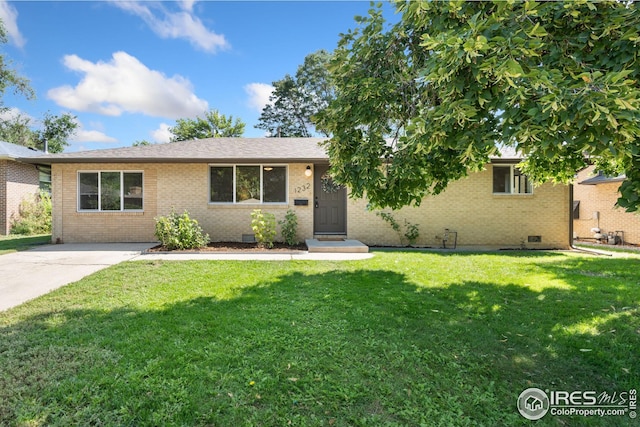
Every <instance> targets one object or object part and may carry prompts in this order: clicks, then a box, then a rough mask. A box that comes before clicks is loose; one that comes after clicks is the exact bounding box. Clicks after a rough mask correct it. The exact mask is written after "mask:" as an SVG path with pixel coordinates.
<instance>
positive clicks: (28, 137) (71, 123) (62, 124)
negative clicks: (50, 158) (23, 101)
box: [0, 112, 78, 153]
mask: <svg viewBox="0 0 640 427" xmlns="http://www.w3.org/2000/svg"><path fill="white" fill-rule="evenodd" d="M33 127H34V126H33V123H32V121H31V118H30V117H28V116H25V115H23V114H18V115H16V116H14V117H12V118H8V119H5V120H0V139H1V140H3V141H7V142H11V143H13V144H18V145H23V146H25V147H34V148H37V149H39V150H44V146H45V141H46V142H47V146H48V150H49V152H50V153H62V152H63V151H64V149H65V148H66V147H67V146H68V145H69V142H68V141H67V140H68V139H69V137H71V136H72V135H73V134H75V132H76V130H77V128H78V122H77V121H76V117H75V116H73V115H71V114H68V113H65V114H62V115H60V116H57V115H53V114H51V113H49V112H47V113H45V115H44V118H43V119H42V126H41V127H40V129H33Z"/></svg>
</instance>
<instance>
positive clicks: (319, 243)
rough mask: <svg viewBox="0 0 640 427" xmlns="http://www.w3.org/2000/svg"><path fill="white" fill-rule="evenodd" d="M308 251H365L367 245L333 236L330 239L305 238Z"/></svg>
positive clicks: (367, 250)
mask: <svg viewBox="0 0 640 427" xmlns="http://www.w3.org/2000/svg"><path fill="white" fill-rule="evenodd" d="M305 243H306V244H307V249H308V250H309V253H314V252H316V253H317V252H329V253H367V252H369V247H368V246H367V245H365V244H364V243H362V242H360V241H358V240H353V239H338V238H337V237H335V236H334V238H331V239H324V238H323V239H306V240H305Z"/></svg>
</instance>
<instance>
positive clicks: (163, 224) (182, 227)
mask: <svg viewBox="0 0 640 427" xmlns="http://www.w3.org/2000/svg"><path fill="white" fill-rule="evenodd" d="M155 220H156V231H155V235H156V237H157V238H158V240H160V243H162V246H164V247H165V248H167V249H168V250H176V249H177V250H182V249H197V248H202V247H205V246H207V244H208V243H209V235H208V234H206V233H204V232H203V231H202V227H200V224H198V221H197V220H195V219H193V218H191V217H190V216H189V212H187V211H186V210H185V211H184V212H183V213H182V214H180V215H178V214H177V213H176V212H175V211H173V210H172V211H171V213H170V214H169V215H167V216H160V217H157V218H155Z"/></svg>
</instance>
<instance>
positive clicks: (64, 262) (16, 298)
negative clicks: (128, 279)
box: [0, 243, 154, 311]
mask: <svg viewBox="0 0 640 427" xmlns="http://www.w3.org/2000/svg"><path fill="white" fill-rule="evenodd" d="M152 246H154V243H101V244H73V243H67V244H64V245H46V246H39V247H37V248H34V249H30V250H27V251H23V252H15V253H10V254H5V255H0V311H2V310H6V309H8V308H11V307H15V306H17V305H19V304H22V303H23V302H25V301H28V300H30V299H33V298H36V297H38V296H40V295H43V294H46V293H47V292H50V291H52V290H54V289H57V288H59V287H61V286H64V285H66V284H69V283H72V282H76V281H78V280H80V279H82V278H83V277H85V276H87V275H89V274H91V273H94V272H96V271H98V270H102V269H103V268H106V267H109V266H111V265H114V264H118V263H120V262H122V261H127V260H130V259H133V258H135V257H136V256H138V255H140V253H141V252H142V251H144V250H146V249H148V248H150V247H152Z"/></svg>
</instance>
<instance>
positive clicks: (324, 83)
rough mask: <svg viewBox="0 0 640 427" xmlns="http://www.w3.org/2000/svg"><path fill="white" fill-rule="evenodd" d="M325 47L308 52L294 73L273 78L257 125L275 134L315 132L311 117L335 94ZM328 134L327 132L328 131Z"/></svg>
mask: <svg viewBox="0 0 640 427" xmlns="http://www.w3.org/2000/svg"><path fill="white" fill-rule="evenodd" d="M330 58H331V55H330V54H329V52H327V51H326V50H319V51H317V52H314V53H311V54H309V55H307V56H306V57H305V59H304V63H303V64H302V65H300V66H299V67H298V70H297V72H296V75H295V77H292V76H290V75H289V74H287V75H285V77H284V78H283V79H282V80H278V81H275V82H273V87H274V91H273V93H272V94H271V96H270V97H269V104H267V105H266V106H265V107H264V109H263V110H262V114H261V115H260V118H259V119H258V124H257V125H256V126H255V127H256V128H257V129H263V130H266V131H267V132H269V136H271V137H276V136H281V137H310V136H313V134H314V132H316V129H315V126H314V124H313V122H312V117H313V116H314V115H315V114H317V113H318V112H319V111H321V110H322V109H324V108H326V107H327V105H328V104H329V102H330V101H331V100H332V99H333V97H334V90H333V84H332V82H331V77H330V75H329V71H328V70H327V64H328V63H329V59H330ZM325 136H326V134H325Z"/></svg>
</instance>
